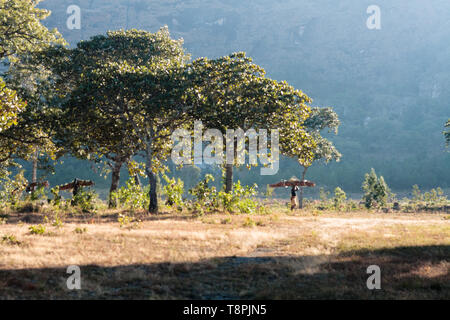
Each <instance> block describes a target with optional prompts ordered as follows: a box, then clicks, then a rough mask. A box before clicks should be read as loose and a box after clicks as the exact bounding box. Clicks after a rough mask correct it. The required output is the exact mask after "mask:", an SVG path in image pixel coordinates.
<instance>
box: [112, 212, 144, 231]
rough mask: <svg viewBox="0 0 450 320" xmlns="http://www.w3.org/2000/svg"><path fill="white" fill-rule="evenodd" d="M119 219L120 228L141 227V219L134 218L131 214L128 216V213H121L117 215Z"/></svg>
mask: <svg viewBox="0 0 450 320" xmlns="http://www.w3.org/2000/svg"><path fill="white" fill-rule="evenodd" d="M117 221H118V222H119V224H120V228H125V229H138V228H140V224H141V222H142V221H141V220H136V219H133V218H132V217H130V216H127V215H126V214H123V213H120V214H119V216H118V217H117Z"/></svg>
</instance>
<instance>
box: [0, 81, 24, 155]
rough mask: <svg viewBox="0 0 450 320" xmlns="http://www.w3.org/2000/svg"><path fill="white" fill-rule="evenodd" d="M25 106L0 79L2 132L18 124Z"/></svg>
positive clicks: (0, 122)
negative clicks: (18, 115) (18, 116)
mask: <svg viewBox="0 0 450 320" xmlns="http://www.w3.org/2000/svg"><path fill="white" fill-rule="evenodd" d="M25 106H26V103H25V102H23V101H21V100H20V99H19V97H18V96H17V93H16V92H15V91H14V90H10V89H8V88H7V87H6V84H5V82H4V81H3V79H2V78H0V132H2V131H4V130H6V129H8V128H9V127H11V126H12V125H14V124H17V114H18V113H20V112H22V111H23V110H24V108H25ZM0 150H1V149H0ZM0 156H3V155H2V154H0Z"/></svg>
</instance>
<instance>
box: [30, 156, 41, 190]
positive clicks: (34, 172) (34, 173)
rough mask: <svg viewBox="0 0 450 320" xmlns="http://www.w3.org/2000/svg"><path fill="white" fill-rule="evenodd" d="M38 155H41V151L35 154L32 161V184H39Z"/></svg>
mask: <svg viewBox="0 0 450 320" xmlns="http://www.w3.org/2000/svg"><path fill="white" fill-rule="evenodd" d="M38 155H39V150H36V151H35V152H34V155H33V160H32V161H33V168H32V171H31V174H32V176H31V182H32V183H36V182H37V168H38Z"/></svg>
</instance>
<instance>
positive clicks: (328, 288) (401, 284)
mask: <svg viewBox="0 0 450 320" xmlns="http://www.w3.org/2000/svg"><path fill="white" fill-rule="evenodd" d="M447 217H448V215H445V214H432V215H431V214H428V215H427V214H402V213H395V214H380V213H366V212H359V213H348V214H347V213H333V212H331V213H326V214H320V215H317V214H316V213H309V212H307V211H297V212H296V213H295V214H291V213H287V214H286V213H278V214H271V215H263V216H244V215H225V214H214V215H208V216H204V217H199V218H193V217H191V216H187V215H181V214H178V215H177V214H162V215H157V216H154V217H143V216H142V217H141V219H142V222H139V223H136V224H133V223H129V224H127V225H124V226H123V227H121V226H120V223H119V222H117V217H116V215H115V213H108V215H105V216H104V217H103V218H96V219H75V218H67V219H66V223H64V225H63V226H62V227H59V228H58V227H54V226H52V225H51V223H47V224H45V223H44V222H43V217H42V216H39V215H37V214H35V216H34V217H33V218H32V219H31V218H29V219H27V221H30V220H32V221H33V224H37V223H39V222H40V223H42V224H43V225H44V226H45V228H46V232H45V234H44V235H34V234H31V233H30V231H29V227H30V225H31V224H29V223H21V222H19V221H20V220H21V219H20V216H14V215H13V216H12V217H11V221H13V223H7V224H3V225H0V298H7V299H15V298H19V299H20V298H84V299H90V298H144V299H146V298H149V299H161V298H183V299H191V298H197V299H227V298H228V299H240V298H246V299H247V298H250V299H252V298H268V299H285V298H286V299H297V298H338V299H339V298H344V299H353V298H363V299H365V298H368V299H370V298H395V299H402V298H433V299H435V298H444V299H448V298H450V289H449V288H450V281H449V268H450V265H449V262H450V221H449V220H448V219H446V218H447ZM75 230H77V231H78V232H75ZM3 237H4V239H3ZM2 239H3V240H2ZM11 239H13V240H14V241H13V240H11ZM371 264H377V265H379V266H380V267H381V269H382V274H383V289H382V290H380V291H378V292H373V291H370V290H368V289H367V287H366V285H365V281H366V279H367V274H366V268H367V266H369V265H371ZM69 265H78V266H80V267H81V270H82V271H81V272H82V283H83V287H82V290H80V291H69V290H68V289H67V288H66V287H65V281H66V279H67V276H68V275H66V273H65V272H66V268H67V266H69Z"/></svg>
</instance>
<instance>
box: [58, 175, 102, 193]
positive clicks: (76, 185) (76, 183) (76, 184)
mask: <svg viewBox="0 0 450 320" xmlns="http://www.w3.org/2000/svg"><path fill="white" fill-rule="evenodd" d="M93 185H94V181H91V180H80V179H77V178H75V180H73V182H70V183H66V184H64V185H62V186H59V187H58V190H59V191H65V190H72V194H73V195H74V196H75V195H77V193H78V191H79V190H80V187H90V186H93Z"/></svg>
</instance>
